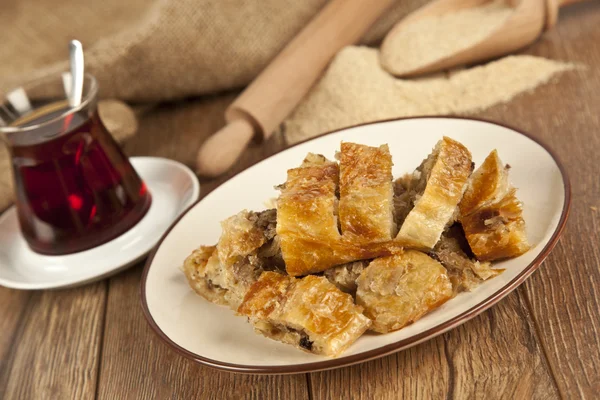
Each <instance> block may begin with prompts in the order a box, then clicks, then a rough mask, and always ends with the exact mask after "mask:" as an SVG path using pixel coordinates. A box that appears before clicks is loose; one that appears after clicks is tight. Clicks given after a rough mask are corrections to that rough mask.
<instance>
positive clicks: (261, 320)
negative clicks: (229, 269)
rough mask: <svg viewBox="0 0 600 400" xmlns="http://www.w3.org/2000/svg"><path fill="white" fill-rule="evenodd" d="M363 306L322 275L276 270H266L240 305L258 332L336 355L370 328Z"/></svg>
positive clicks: (301, 347) (315, 350) (275, 338)
mask: <svg viewBox="0 0 600 400" xmlns="http://www.w3.org/2000/svg"><path fill="white" fill-rule="evenodd" d="M361 311H362V308H361V307H360V306H357V305H355V304H354V302H353V300H352V296H350V295H349V294H346V293H343V292H341V291H340V290H339V289H338V288H336V287H335V286H334V285H333V284H332V283H330V282H329V281H328V280H327V279H325V278H324V277H318V276H313V275H309V276H307V277H304V278H302V279H297V278H293V277H291V276H287V275H281V274H279V273H276V272H264V273H263V274H262V275H261V277H260V278H259V279H258V281H257V282H256V283H255V284H254V285H252V286H251V287H250V289H249V290H248V293H246V296H245V297H244V301H243V302H242V304H241V305H240V307H239V308H238V313H239V314H241V315H245V316H247V317H249V319H250V321H251V323H252V324H253V325H254V328H255V330H256V331H257V332H258V333H261V334H263V335H265V336H266V337H268V338H271V339H274V340H278V341H281V342H284V343H288V344H292V345H294V346H296V347H297V348H299V349H302V350H305V351H309V352H312V353H315V354H323V355H328V356H337V355H339V354H340V353H341V352H342V351H344V350H345V349H346V348H347V347H348V346H350V345H351V344H352V343H354V341H355V340H356V339H358V337H360V335H362V334H363V332H364V331H366V330H367V329H368V328H369V326H370V325H371V321H370V320H369V319H368V318H367V317H365V316H364V315H363V314H362V313H361Z"/></svg>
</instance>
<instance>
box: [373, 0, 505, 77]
mask: <svg viewBox="0 0 600 400" xmlns="http://www.w3.org/2000/svg"><path fill="white" fill-rule="evenodd" d="M512 13H513V8H511V7H508V6H507V5H506V4H505V3H504V2H502V1H494V2H491V3H487V4H486V5H484V6H481V7H474V8H467V9H464V10H459V11H456V12H453V13H448V14H442V15H439V16H433V17H424V18H421V19H418V20H416V21H415V22H412V23H411V22H409V23H407V24H402V25H400V26H401V27H402V28H401V29H400V30H398V31H392V32H393V33H392V34H391V35H388V37H387V38H386V39H385V41H384V44H383V46H382V47H381V65H382V66H383V67H384V68H385V69H386V70H387V71H388V72H390V73H391V74H394V75H402V74H403V73H405V72H408V71H413V70H415V69H418V68H420V67H423V66H426V65H430V64H433V63H434V62H436V61H439V60H442V59H444V58H447V57H448V56H452V55H454V54H457V53H459V52H460V51H462V50H465V49H468V48H470V47H472V46H474V45H476V44H477V43H479V42H481V41H483V40H484V39H485V38H487V37H488V36H489V35H490V34H492V32H494V31H495V30H496V29H498V28H499V27H500V26H502V24H504V22H506V20H507V19H508V18H509V17H510V16H511V15H512Z"/></svg>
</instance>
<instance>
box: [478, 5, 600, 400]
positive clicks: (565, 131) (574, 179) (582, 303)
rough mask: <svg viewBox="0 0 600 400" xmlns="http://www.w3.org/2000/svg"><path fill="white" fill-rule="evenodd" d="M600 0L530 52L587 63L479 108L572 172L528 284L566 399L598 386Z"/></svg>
mask: <svg viewBox="0 0 600 400" xmlns="http://www.w3.org/2000/svg"><path fill="white" fill-rule="evenodd" d="M598 26H600V2H597V1H596V2H593V1H590V2H584V3H580V4H577V5H573V6H570V7H567V8H564V9H562V10H561V15H560V18H559V23H558V25H557V26H556V28H555V29H554V31H552V32H549V33H547V34H546V35H545V36H544V37H543V38H542V39H541V40H540V41H539V42H538V43H537V44H536V45H534V46H532V47H531V48H530V49H528V50H527V53H531V54H534V55H540V56H544V57H548V58H552V59H559V60H567V61H570V62H575V63H578V64H581V65H582V66H583V67H584V68H582V69H581V70H579V71H577V72H571V73H567V74H564V75H563V76H561V77H559V78H558V79H557V80H555V81H554V82H553V83H552V84H549V85H545V86H543V87H540V88H538V89H537V90H536V92H535V93H533V94H527V95H524V96H520V97H518V98H516V99H515V100H514V101H513V102H511V104H510V105H507V106H502V107H498V108H495V109H493V110H490V111H489V112H486V113H484V114H485V116H487V117H489V118H491V119H493V120H497V121H503V122H506V123H508V124H511V125H515V126H517V127H520V128H522V129H525V130H527V131H528V132H530V133H532V134H533V135H534V136H536V137H538V138H540V139H542V140H544V141H545V142H546V143H548V144H549V145H550V146H551V147H552V149H554V150H555V151H556V153H557V154H558V156H559V157H560V158H561V160H562V161H563V162H564V164H565V167H566V169H567V171H568V173H569V175H570V177H571V184H572V195H573V201H572V208H571V215H570V219H569V222H568V223H567V228H566V230H565V232H564V235H563V237H562V238H561V240H560V242H559V243H558V245H557V247H556V248H555V249H554V251H553V252H552V253H551V254H550V256H549V257H548V259H547V261H545V262H544V263H543V265H542V266H541V268H540V270H539V272H537V273H535V274H534V275H533V276H532V277H531V278H530V279H529V280H528V281H527V282H526V284H525V287H524V291H523V293H525V294H526V297H527V301H528V304H530V305H531V313H532V316H533V317H534V320H535V325H536V327H537V329H538V332H539V337H540V339H541V343H542V346H543V348H544V350H545V354H546V356H547V358H548V362H549V364H550V366H551V368H552V371H553V373H554V377H555V378H556V381H557V384H558V387H559V389H560V392H561V394H562V396H563V397H565V398H595V397H597V396H598V392H599V391H600V340H599V339H598V337H599V336H600V268H599V266H600V246H599V244H600V179H599V178H598V177H599V174H600V167H598V162H597V158H598V151H599V150H600V133H599V132H600V113H599V112H598V105H599V104H600V69H598V65H600V47H599V46H598V43H600V30H599V29H598Z"/></svg>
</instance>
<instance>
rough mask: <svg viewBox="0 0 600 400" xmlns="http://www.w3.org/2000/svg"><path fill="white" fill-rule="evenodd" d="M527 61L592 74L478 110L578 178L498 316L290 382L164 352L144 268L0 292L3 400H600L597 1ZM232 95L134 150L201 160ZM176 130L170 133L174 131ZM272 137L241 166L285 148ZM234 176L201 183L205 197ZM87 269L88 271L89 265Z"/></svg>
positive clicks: (154, 122) (151, 115)
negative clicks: (78, 282)
mask: <svg viewBox="0 0 600 400" xmlns="http://www.w3.org/2000/svg"><path fill="white" fill-rule="evenodd" d="M525 52H526V53H528V54H534V55H541V56H545V57H549V58H553V59H562V60H568V61H572V62H577V63H581V64H583V65H585V66H587V69H582V70H579V71H577V72H572V73H567V74H565V75H563V76H561V77H560V78H559V79H558V80H557V81H555V82H553V83H551V84H548V85H546V86H543V87H541V88H538V90H536V91H535V93H530V94H525V95H522V96H519V97H518V98H516V99H515V100H514V101H512V102H511V103H510V104H508V105H500V106H497V107H494V108H492V109H489V110H487V111H486V112H483V113H481V114H479V115H478V116H480V117H484V118H488V119H491V120H496V121H500V122H505V123H508V124H510V125H514V126H517V127H519V128H522V129H524V130H526V131H528V132H531V133H532V134H533V135H534V136H536V137H539V138H541V139H543V140H544V141H545V142H547V143H548V144H549V145H550V146H551V147H552V148H554V149H555V150H556V152H557V153H558V155H559V156H560V158H561V159H562V160H563V161H564V163H565V165H566V167H567V170H568V172H569V173H570V176H571V180H572V185H573V204H572V209H571V216H570V219H569V222H568V224H567V228H566V231H565V233H564V235H563V237H562V238H561V240H560V242H559V244H558V245H557V247H556V248H555V249H554V251H553V252H552V254H551V255H550V256H549V257H548V259H547V260H546V261H545V262H544V263H543V265H542V267H541V268H540V269H539V271H538V272H536V273H535V274H534V275H533V276H532V277H531V278H530V279H529V280H527V281H526V283H525V284H524V285H522V286H521V287H519V288H518V289H517V290H516V291H514V292H513V293H512V294H510V295H509V296H508V297H507V298H506V299H505V300H503V301H501V302H500V303H499V304H498V305H496V306H495V307H493V308H492V309H490V310H488V311H486V312H484V313H483V314H481V315H480V316H478V317H477V318H475V319H473V320H471V321H469V322H467V323H465V324H464V325H462V326H460V327H459V328H457V329H454V330H452V331H450V332H447V333H446V334H444V335H441V336H439V337H437V338H435V339H433V340H430V341H428V342H426V343H423V344H421V345H418V346H416V347H413V348H411V349H409V350H407V351H404V352H401V353H397V354H394V355H391V356H388V357H384V358H381V359H379V360H374V361H371V362H367V363H364V364H361V365H356V366H353V367H348V368H342V369H338V370H334V371H327V372H318V373H313V374H301V375H292V376H251V375H235V374H231V373H226V372H219V371H216V370H213V369H210V368H207V367H203V366H201V365H198V364H195V363H193V362H191V361H189V360H187V359H184V358H182V357H180V356H178V355H177V354H175V353H174V352H172V351H171V350H169V349H168V348H167V347H166V346H165V345H164V344H163V343H162V342H161V341H160V339H158V337H157V336H156V335H155V334H154V333H153V332H152V331H151V330H150V328H149V326H148V324H147V323H146V321H145V319H144V317H143V315H142V311H141V307H140V298H139V290H140V276H141V273H142V269H143V263H140V264H138V265H137V266H135V267H133V268H131V269H129V270H128V271H126V272H123V273H120V274H118V275H116V276H114V277H112V278H110V279H106V280H103V281H101V282H97V283H94V284H89V285H86V286H83V287H79V288H75V289H68V290H56V291H38V292H28V291H18V290H10V289H5V288H0V332H1V333H0V398H6V399H38V398H39V399H80V398H82V399H87V398H92V397H99V398H102V399H105V398H116V399H121V398H132V399H133V398H136V399H150V398H160V399H163V398H173V399H184V398H213V399H228V398H254V399H267V398H272V399H279V398H286V399H287V398H290V399H300V398H303V399H306V398H308V399H326V398H331V399H338V398H360V399H384V398H387V399H398V398H406V399H416V398H425V399H429V398H442V397H447V398H465V397H473V398H475V397H477V398H481V397H482V396H484V395H487V396H488V398H499V397H503V398H510V399H513V398H514V399H520V398H531V397H535V398H544V399H552V398H558V397H564V398H581V397H587V398H597V396H600V339H599V337H600V167H599V166H598V165H599V161H598V155H599V154H600V2H598V1H592V2H588V3H584V4H579V5H574V6H572V7H570V8H568V9H565V10H563V13H562V15H561V20H560V22H559V24H558V26H557V28H556V29H555V30H554V31H552V32H550V33H549V34H547V35H545V36H544V37H543V38H542V39H541V40H539V41H538V42H537V43H536V44H535V45H533V46H531V47H530V48H528V49H526V51H525ZM233 97H234V94H230V95H223V96H220V97H213V98H209V99H206V98H205V99H201V100H196V101H188V102H185V103H180V104H173V105H165V106H160V107H159V108H157V109H155V110H153V111H152V112H147V113H146V114H145V115H144V116H143V117H142V120H141V128H140V133H139V134H138V136H137V137H136V138H134V139H132V140H131V141H130V142H128V143H127V144H126V146H125V148H126V150H127V151H128V152H129V154H131V155H156V156H164V157H170V158H173V159H177V160H180V161H183V162H185V163H186V164H188V165H192V164H193V160H194V156H195V152H196V149H197V148H198V146H199V145H200V144H201V142H202V141H203V140H205V139H206V137H207V136H208V135H209V134H210V133H211V132H214V131H216V130H217V129H218V128H219V127H220V126H221V125H222V124H223V123H224V121H223V119H222V114H223V110H224V109H225V107H226V106H227V104H229V102H231V100H232V99H233ZM167 133H168V134H167ZM285 146H286V143H285V141H284V139H283V138H282V137H281V136H280V135H275V136H274V137H273V138H272V139H271V140H270V141H269V142H268V143H266V145H264V146H263V147H256V146H255V147H254V148H252V149H251V150H250V151H248V152H247V154H245V156H244V158H243V159H242V160H241V161H240V162H239V163H238V164H237V165H236V167H235V169H234V171H232V172H231V173H230V174H229V175H232V174H233V173H234V172H237V171H240V170H241V169H243V168H244V167H246V166H248V165H249V164H251V163H252V162H254V161H256V160H259V159H262V158H264V157H267V156H268V155H270V154H272V153H274V152H276V151H278V150H280V149H282V148H284V147H285ZM225 179H227V176H225V177H223V178H221V179H218V180H213V181H206V180H204V181H202V184H203V187H202V190H203V194H204V195H206V194H207V193H208V192H209V191H210V190H212V189H214V188H215V187H216V186H217V185H218V184H219V183H221V182H223V181H224V180H225ZM82 267H85V266H82Z"/></svg>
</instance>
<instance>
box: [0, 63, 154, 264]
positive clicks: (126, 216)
mask: <svg viewBox="0 0 600 400" xmlns="http://www.w3.org/2000/svg"><path fill="white" fill-rule="evenodd" d="M68 77H69V74H68V73H65V74H62V75H61V74H57V75H55V76H50V77H48V78H44V79H41V80H37V81H34V82H31V83H29V84H26V85H24V86H22V87H19V88H16V89H14V90H11V91H10V92H8V94H7V95H5V96H4V97H3V98H1V99H0V101H1V103H0V137H1V138H2V141H3V142H5V143H6V145H7V147H8V151H9V154H10V158H11V163H12V173H13V182H14V190H15V204H16V208H17V214H18V218H19V225H20V227H21V231H22V233H23V236H24V237H25V239H26V241H27V243H28V245H29V247H30V248H31V249H32V250H33V251H35V252H37V253H42V254H50V255H59V254H68V253H74V252H78V251H82V250H86V249H89V248H92V247H96V246H98V245H100V244H102V243H105V242H107V241H109V240H111V239H114V238H115V237H117V236H119V235H120V234H122V233H124V232H126V231H127V230H129V229H130V228H131V227H133V226H134V225H135V224H136V223H137V222H138V221H139V220H140V219H141V218H142V217H143V216H144V214H145V213H146V211H148V209H149V208H150V203H151V196H150V193H149V192H148V189H147V187H146V185H145V184H144V182H143V181H142V180H141V179H140V177H139V176H138V174H137V173H136V171H135V170H134V169H133V167H132V166H131V164H130V163H129V160H128V159H127V157H126V156H125V155H124V154H123V152H122V151H121V149H120V148H119V146H118V145H117V143H116V142H115V141H114V139H113V138H112V136H111V135H110V134H109V133H108V131H107V130H106V128H105V126H104V125H103V124H102V121H101V120H100V118H99V117H98V111H97V107H96V100H97V93H98V86H97V83H96V80H95V79H94V77H92V76H91V75H89V74H87V75H86V76H85V80H84V87H83V96H82V102H81V104H80V105H78V106H76V107H70V106H69V103H68V95H67V94H68V93H69V90H70V85H69V84H68V83H69V82H70V80H69V79H68Z"/></svg>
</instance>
